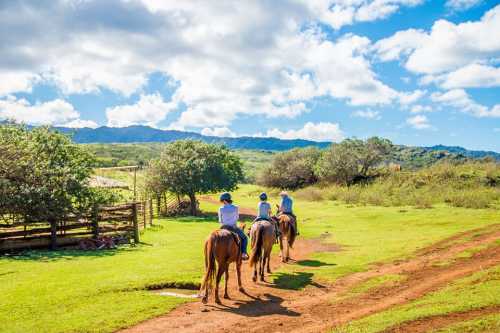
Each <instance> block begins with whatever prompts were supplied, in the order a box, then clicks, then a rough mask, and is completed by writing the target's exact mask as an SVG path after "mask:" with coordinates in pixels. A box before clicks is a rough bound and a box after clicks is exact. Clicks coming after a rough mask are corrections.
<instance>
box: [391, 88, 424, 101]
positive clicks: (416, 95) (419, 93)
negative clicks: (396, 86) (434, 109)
mask: <svg viewBox="0 0 500 333" xmlns="http://www.w3.org/2000/svg"><path fill="white" fill-rule="evenodd" d="M425 94H427V91H425V90H420V89H417V90H415V91H413V92H408V93H399V95H398V97H399V102H400V103H401V104H402V105H409V104H413V103H415V102H416V101H418V100H419V99H421V98H422V97H424V96H425Z"/></svg>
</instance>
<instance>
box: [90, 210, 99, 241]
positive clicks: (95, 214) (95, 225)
mask: <svg viewBox="0 0 500 333" xmlns="http://www.w3.org/2000/svg"><path fill="white" fill-rule="evenodd" d="M91 218H92V221H91V223H92V233H93V234H94V236H93V237H94V239H98V238H99V206H98V205H93V206H92V217H91Z"/></svg>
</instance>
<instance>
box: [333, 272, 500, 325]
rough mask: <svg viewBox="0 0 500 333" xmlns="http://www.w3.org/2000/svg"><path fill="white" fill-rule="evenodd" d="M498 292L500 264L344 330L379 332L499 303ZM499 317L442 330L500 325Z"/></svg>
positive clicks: (499, 292)
mask: <svg viewBox="0 0 500 333" xmlns="http://www.w3.org/2000/svg"><path fill="white" fill-rule="evenodd" d="M498 295H500V267H498V266H497V267H493V268H490V269H488V270H484V271H481V272H478V273H475V274H473V275H471V276H468V277H466V278H463V279H460V280H457V281H455V282H454V283H452V284H451V285H449V286H448V287H446V288H444V289H441V290H439V291H437V292H434V293H431V294H429V295H426V296H424V297H422V298H420V299H418V300H416V301H413V302H410V303H408V304H405V305H402V306H398V307H394V308H391V309H388V310H386V311H383V312H380V313H377V314H375V315H372V316H368V317H366V318H364V319H361V320H358V321H355V322H351V323H350V325H349V326H347V327H346V328H345V329H344V330H342V332H349V333H355V332H363V333H370V332H379V331H381V330H383V329H385V328H388V327H390V326H393V325H395V324H398V323H402V322H404V321H411V320H415V319H418V318H423V317H428V316H432V315H441V314H447V313H450V312H464V311H468V310H473V309H477V308H481V307H486V306H491V305H497V304H498V303H499V300H498ZM499 321H500V314H494V315H489V316H487V317H486V318H483V319H476V320H472V321H468V322H464V323H460V324H457V325H454V326H453V327H448V328H446V329H444V330H442V331H440V332H483V331H484V330H482V329H483V328H485V327H487V326H489V327H491V328H495V327H496V328H499V327H500V326H498V324H499ZM493 331H494V330H492V332H493ZM334 332H335V330H334Z"/></svg>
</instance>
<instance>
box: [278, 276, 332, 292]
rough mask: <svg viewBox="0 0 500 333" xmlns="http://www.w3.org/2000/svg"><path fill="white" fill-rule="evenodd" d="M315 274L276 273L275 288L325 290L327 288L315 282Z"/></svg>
mask: <svg viewBox="0 0 500 333" xmlns="http://www.w3.org/2000/svg"><path fill="white" fill-rule="evenodd" d="M313 276H314V274H313V273H309V272H294V273H275V274H273V277H274V280H273V282H274V288H279V289H289V290H300V289H302V288H304V287H306V286H313V287H316V288H320V289H324V288H326V287H325V286H323V285H321V284H319V283H317V282H314V281H313Z"/></svg>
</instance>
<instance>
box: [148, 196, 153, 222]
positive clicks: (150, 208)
mask: <svg viewBox="0 0 500 333" xmlns="http://www.w3.org/2000/svg"><path fill="white" fill-rule="evenodd" d="M149 225H153V199H149Z"/></svg>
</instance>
